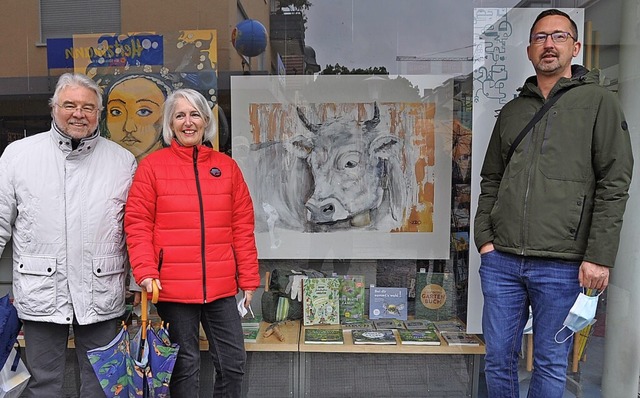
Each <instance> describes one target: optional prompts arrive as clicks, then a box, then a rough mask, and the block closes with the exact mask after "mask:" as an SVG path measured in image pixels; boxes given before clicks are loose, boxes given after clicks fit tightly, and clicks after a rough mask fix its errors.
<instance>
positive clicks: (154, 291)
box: [140, 279, 160, 340]
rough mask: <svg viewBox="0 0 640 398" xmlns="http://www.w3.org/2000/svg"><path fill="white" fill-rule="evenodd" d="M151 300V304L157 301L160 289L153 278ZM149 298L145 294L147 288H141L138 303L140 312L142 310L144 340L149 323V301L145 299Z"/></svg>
mask: <svg viewBox="0 0 640 398" xmlns="http://www.w3.org/2000/svg"><path fill="white" fill-rule="evenodd" d="M151 290H152V293H151V302H152V303H153V304H155V303H157V302H158V296H159V295H160V290H159V289H158V284H157V283H156V281H155V279H153V280H152V281H151ZM148 300H149V297H148V295H147V290H146V289H142V301H141V303H140V305H141V312H142V325H141V327H142V339H143V340H146V338H147V326H148V325H149V303H147V301H148Z"/></svg>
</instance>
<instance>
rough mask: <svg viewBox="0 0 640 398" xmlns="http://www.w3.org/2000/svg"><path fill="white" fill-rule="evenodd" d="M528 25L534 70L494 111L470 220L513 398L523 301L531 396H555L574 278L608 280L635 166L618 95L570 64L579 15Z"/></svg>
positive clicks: (493, 347) (495, 389)
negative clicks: (530, 350) (529, 335)
mask: <svg viewBox="0 0 640 398" xmlns="http://www.w3.org/2000/svg"><path fill="white" fill-rule="evenodd" d="M530 33H531V36H530V42H529V46H528V47H527V55H528V58H529V60H530V61H531V62H532V64H533V67H534V69H535V72H536V75H535V76H532V77H530V78H528V79H527V80H526V82H525V84H524V87H522V89H521V92H520V95H519V96H518V97H517V98H515V99H514V100H512V101H511V102H509V103H508V104H506V105H505V106H504V107H503V109H502V110H501V112H500V115H499V116H498V119H497V121H496V124H495V127H494V130H493V133H492V136H491V140H490V142H489V146H488V148H487V152H486V155H485V160H484V164H483V167H482V171H481V177H482V181H481V184H480V187H481V193H480V197H479V200H478V210H477V213H476V218H475V229H474V238H475V243H476V246H477V247H478V248H480V254H481V258H482V261H481V266H480V278H481V283H482V291H483V295H484V309H483V320H482V325H483V333H484V336H485V339H486V342H487V355H486V369H485V371H486V373H485V374H486V379H487V387H488V390H489V396H491V397H492V398H495V397H517V396H518V391H519V388H518V377H517V376H518V372H517V364H518V351H519V348H520V341H521V339H522V332H523V328H524V325H525V323H526V321H527V318H528V315H529V305H531V308H532V312H533V331H534V333H533V336H534V347H535V350H534V371H533V374H532V378H531V383H530V387H529V397H544V398H553V397H562V394H563V391H564V386H565V373H566V368H567V357H568V353H569V349H570V347H571V346H572V344H571V339H568V341H566V342H564V343H557V342H556V338H555V337H556V336H555V335H556V333H557V332H558V331H559V330H560V329H562V327H563V322H564V320H565V317H566V316H567V314H568V312H569V310H570V309H571V307H572V305H573V303H574V302H575V300H576V298H577V296H578V294H579V293H580V291H581V287H583V288H589V289H597V290H600V291H602V290H604V289H605V288H606V287H607V284H608V281H609V269H610V268H612V267H613V265H614V263H615V257H616V253H617V250H618V241H619V235H620V229H621V226H622V216H623V213H624V210H625V205H626V202H627V198H628V189H629V184H630V182H631V172H632V169H633V156H632V153H631V143H630V138H629V131H628V128H627V123H626V121H625V118H624V115H623V113H622V110H621V108H620V105H619V103H618V100H617V98H616V96H615V94H613V93H612V92H610V91H609V90H607V89H606V88H604V87H602V86H600V85H599V82H600V75H599V72H598V71H597V70H594V71H591V72H589V71H588V70H587V69H585V68H584V67H582V66H578V65H573V66H572V65H571V60H572V59H573V57H575V56H577V55H578V53H579V52H580V47H581V43H580V42H579V41H578V31H577V26H576V24H575V22H573V20H571V18H570V17H569V16H568V15H567V14H565V13H563V12H561V11H559V10H547V11H544V12H542V13H541V14H540V15H539V16H538V17H537V18H536V20H535V22H534V24H533V26H532V28H531V32H530ZM559 91H564V93H563V94H562V97H561V98H560V99H558V101H557V102H556V103H555V104H554V105H553V106H552V107H551V108H550V109H549V110H548V111H547V112H546V113H545V114H544V116H543V117H542V118H541V119H540V121H539V122H537V123H536V124H535V125H534V126H533V128H532V129H531V130H530V131H528V133H527V135H526V136H525V137H524V139H522V141H521V142H520V143H519V144H516V146H515V151H514V152H513V155H512V157H511V158H510V159H509V156H508V153H509V151H510V148H511V146H512V144H513V143H514V141H515V140H516V137H517V136H518V135H519V134H520V132H521V131H522V130H523V129H524V127H525V126H526V125H527V124H528V123H529V121H530V120H531V119H532V118H533V116H534V114H535V113H536V112H537V111H538V110H539V109H540V108H542V107H543V105H544V104H545V102H546V101H548V100H549V99H550V98H552V97H553V96H554V95H556V94H557V93H558V92H559ZM568 333H570V331H569V332H568ZM564 337H567V336H559V337H558V341H560V340H562V339H564Z"/></svg>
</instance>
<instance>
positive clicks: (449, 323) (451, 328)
mask: <svg viewBox="0 0 640 398" xmlns="http://www.w3.org/2000/svg"><path fill="white" fill-rule="evenodd" d="M433 324H434V325H435V327H436V329H438V332H440V333H444V332H466V331H467V327H466V326H465V324H464V322H462V321H461V320H459V319H457V318H453V319H449V320H446V321H435V322H433Z"/></svg>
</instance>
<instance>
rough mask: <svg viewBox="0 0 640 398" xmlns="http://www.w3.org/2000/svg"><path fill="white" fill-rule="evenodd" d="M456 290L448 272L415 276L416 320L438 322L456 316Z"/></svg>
mask: <svg viewBox="0 0 640 398" xmlns="http://www.w3.org/2000/svg"><path fill="white" fill-rule="evenodd" d="M455 304H456V289H455V283H454V276H453V274H452V273H450V272H444V273H443V272H426V271H425V269H424V268H421V269H420V272H418V273H417V274H416V309H415V316H416V318H421V319H429V320H432V321H439V320H445V319H450V318H452V317H455V316H456V305H455Z"/></svg>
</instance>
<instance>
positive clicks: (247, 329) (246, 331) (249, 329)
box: [242, 325, 260, 343]
mask: <svg viewBox="0 0 640 398" xmlns="http://www.w3.org/2000/svg"><path fill="white" fill-rule="evenodd" d="M259 330H260V327H258V326H245V325H242V334H243V335H244V342H245V343H255V342H256V340H257V339H258V332H259Z"/></svg>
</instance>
